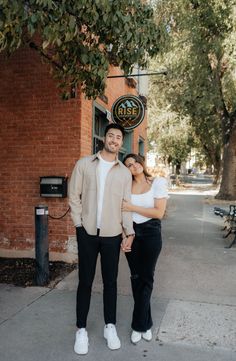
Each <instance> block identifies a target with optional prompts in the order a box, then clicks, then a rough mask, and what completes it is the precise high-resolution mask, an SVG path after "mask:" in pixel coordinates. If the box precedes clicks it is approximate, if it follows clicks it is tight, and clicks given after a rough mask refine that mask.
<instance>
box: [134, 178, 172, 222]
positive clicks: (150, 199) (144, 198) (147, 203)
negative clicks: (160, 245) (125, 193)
mask: <svg viewBox="0 0 236 361" xmlns="http://www.w3.org/2000/svg"><path fill="white" fill-rule="evenodd" d="M154 198H156V199H161V198H169V196H168V182H167V179H166V178H164V177H160V178H155V179H154V180H153V182H152V185H151V189H150V190H149V191H148V192H145V193H142V194H132V195H131V203H132V204H134V205H136V206H140V207H145V208H154ZM149 219H151V218H148V217H145V216H142V215H141V214H138V213H136V212H133V221H134V222H135V223H144V222H146V221H148V220H149Z"/></svg>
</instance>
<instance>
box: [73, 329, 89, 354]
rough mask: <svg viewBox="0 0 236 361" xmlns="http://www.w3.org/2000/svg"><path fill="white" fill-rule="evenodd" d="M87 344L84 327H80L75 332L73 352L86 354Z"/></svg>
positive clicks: (86, 334)
mask: <svg viewBox="0 0 236 361" xmlns="http://www.w3.org/2000/svg"><path fill="white" fill-rule="evenodd" d="M88 345H89V342H88V333H87V331H86V329H85V328H80V329H79V330H78V331H76V334H75V344H74V351H75V353H77V354H78V355H86V354H87V353H88Z"/></svg>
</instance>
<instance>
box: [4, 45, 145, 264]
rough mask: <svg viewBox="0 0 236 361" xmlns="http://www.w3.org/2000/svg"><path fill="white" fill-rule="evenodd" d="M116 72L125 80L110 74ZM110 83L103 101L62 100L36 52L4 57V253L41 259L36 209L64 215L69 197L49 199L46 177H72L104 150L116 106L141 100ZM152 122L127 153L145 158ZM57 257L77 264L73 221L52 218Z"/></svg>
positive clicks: (122, 84)
mask: <svg viewBox="0 0 236 361" xmlns="http://www.w3.org/2000/svg"><path fill="white" fill-rule="evenodd" d="M110 74H111V75H112V74H113V75H114V74H120V71H119V69H118V68H111V70H110ZM131 83H132V84H131V85H130V82H127V80H126V79H124V78H115V79H108V80H107V88H106V93H105V97H102V98H101V99H100V98H98V99H96V101H91V100H87V99H85V97H84V95H83V94H81V93H79V92H78V93H77V94H76V96H75V98H73V99H70V100H67V101H65V100H64V101H63V100H61V98H60V96H59V94H58V89H57V87H56V83H55V81H54V80H53V78H52V76H51V74H50V72H49V68H48V66H47V65H46V64H43V63H42V61H41V59H40V58H39V56H38V54H37V53H36V52H34V51H33V50H31V49H28V48H21V49H20V50H18V51H16V52H15V53H14V54H13V55H12V56H11V57H10V58H6V57H5V56H3V55H2V54H1V55H0V85H1V86H0V129H1V131H0V132H1V143H0V157H1V172H0V173H1V177H0V202H1V214H0V255H1V256H3V257H34V244H35V229H34V208H35V206H37V205H39V204H45V205H47V206H48V208H49V214H50V215H53V216H56V217H59V216H61V215H63V214H64V213H65V211H66V210H67V209H68V200H67V198H42V197H40V192H39V179H40V176H51V175H57V176H70V174H71V171H72V169H73V167H74V164H75V162H76V160H77V159H79V158H80V157H81V156H84V155H89V154H92V153H93V152H94V151H96V150H97V149H98V147H99V146H100V145H101V136H102V134H103V129H104V126H105V125H106V124H108V121H109V120H108V119H109V114H110V113H109V112H110V111H111V106H112V104H113V102H114V101H115V100H116V99H117V98H118V97H119V96H121V95H124V94H137V89H136V88H137V87H133V86H134V85H133V82H131ZM146 122H147V121H146V119H145V120H144V121H143V122H142V123H141V125H140V126H139V127H137V128H135V129H134V131H131V132H129V133H128V134H127V136H126V139H125V142H124V147H123V149H122V152H123V153H124V154H125V153H126V152H129V151H131V150H132V151H134V152H139V153H144V152H145V140H146ZM49 250H50V259H52V260H56V259H57V260H65V261H71V260H74V259H76V244H75V231H74V227H73V226H72V222H71V219H70V215H69V214H67V215H66V216H65V217H64V218H62V219H61V220H53V219H49Z"/></svg>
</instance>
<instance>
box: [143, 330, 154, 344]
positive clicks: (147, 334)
mask: <svg viewBox="0 0 236 361" xmlns="http://www.w3.org/2000/svg"><path fill="white" fill-rule="evenodd" d="M142 338H143V339H144V340H146V341H151V339H152V330H151V329H150V330H147V331H146V332H142Z"/></svg>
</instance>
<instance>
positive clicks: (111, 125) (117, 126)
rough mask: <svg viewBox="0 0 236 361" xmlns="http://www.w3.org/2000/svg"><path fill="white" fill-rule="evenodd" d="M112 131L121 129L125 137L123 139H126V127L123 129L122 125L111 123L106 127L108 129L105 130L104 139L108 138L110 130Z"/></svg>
mask: <svg viewBox="0 0 236 361" xmlns="http://www.w3.org/2000/svg"><path fill="white" fill-rule="evenodd" d="M110 129H119V130H120V131H121V133H122V135H123V139H124V137H125V129H124V127H122V125H120V124H117V123H109V124H108V125H107V126H106V129H105V132H104V137H105V136H106V134H107V132H108V130H110Z"/></svg>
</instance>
